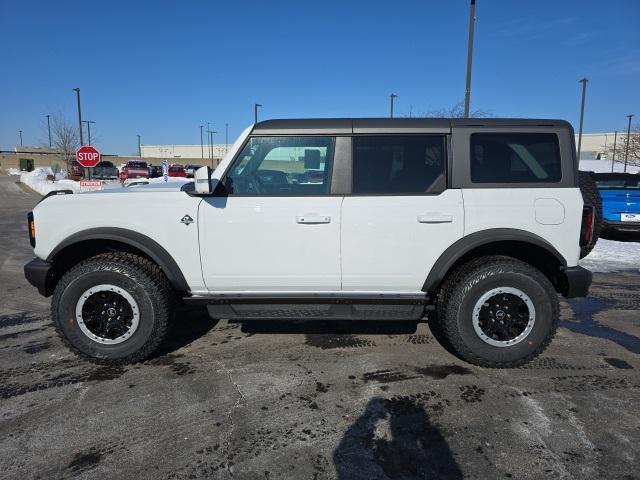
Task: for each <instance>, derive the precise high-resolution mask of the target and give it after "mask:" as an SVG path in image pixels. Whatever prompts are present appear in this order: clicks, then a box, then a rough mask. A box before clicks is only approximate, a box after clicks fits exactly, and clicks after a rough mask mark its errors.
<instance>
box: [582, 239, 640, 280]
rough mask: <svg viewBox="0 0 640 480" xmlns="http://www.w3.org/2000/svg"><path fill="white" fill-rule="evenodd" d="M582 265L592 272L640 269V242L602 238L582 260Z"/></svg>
mask: <svg viewBox="0 0 640 480" xmlns="http://www.w3.org/2000/svg"><path fill="white" fill-rule="evenodd" d="M580 265H582V266H583V267H584V268H588V269H589V270H591V271H592V272H616V271H619V270H630V269H632V270H638V271H640V243H636V242H616V241H614V240H606V239H604V238H600V239H598V242H597V243H596V246H595V248H594V249H593V250H592V251H591V253H590V254H589V255H587V256H586V257H585V258H583V259H582V260H580Z"/></svg>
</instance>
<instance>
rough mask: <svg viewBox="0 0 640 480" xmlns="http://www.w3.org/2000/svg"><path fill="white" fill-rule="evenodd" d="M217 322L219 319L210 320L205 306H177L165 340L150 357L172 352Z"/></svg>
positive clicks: (198, 336) (206, 331) (203, 334)
mask: <svg viewBox="0 0 640 480" xmlns="http://www.w3.org/2000/svg"><path fill="white" fill-rule="evenodd" d="M218 322H219V320H212V319H211V317H209V314H208V313H207V309H206V307H193V306H189V307H187V306H185V307H181V308H179V309H178V310H177V311H176V315H175V320H174V322H173V323H172V325H171V327H170V329H171V330H170V331H169V334H168V335H167V338H166V340H165V341H164V343H163V344H162V346H161V347H160V348H159V349H158V351H157V352H156V353H155V354H154V355H153V356H152V357H151V358H156V357H160V356H163V355H166V354H168V353H173V352H175V351H176V350H179V349H180V348H182V347H185V346H187V345H189V344H190V343H192V342H194V341H195V340H197V339H199V338H200V337H203V336H205V335H206V334H207V333H208V332H209V330H211V329H212V328H213V327H215V326H216V325H217V324H218Z"/></svg>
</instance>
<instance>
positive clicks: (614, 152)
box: [611, 130, 618, 173]
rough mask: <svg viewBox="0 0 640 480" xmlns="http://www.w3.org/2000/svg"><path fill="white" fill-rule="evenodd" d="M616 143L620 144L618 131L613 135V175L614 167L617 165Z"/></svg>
mask: <svg viewBox="0 0 640 480" xmlns="http://www.w3.org/2000/svg"><path fill="white" fill-rule="evenodd" d="M616 143H618V130H616V131H615V133H614V134H613V156H612V158H611V172H612V173H613V165H614V164H615V163H616Z"/></svg>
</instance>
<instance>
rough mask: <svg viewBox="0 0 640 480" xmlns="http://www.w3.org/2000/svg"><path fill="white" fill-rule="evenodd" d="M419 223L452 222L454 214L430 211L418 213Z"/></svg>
mask: <svg viewBox="0 0 640 480" xmlns="http://www.w3.org/2000/svg"><path fill="white" fill-rule="evenodd" d="M418 222H419V223H451V222H453V215H448V214H446V213H428V214H426V215H418Z"/></svg>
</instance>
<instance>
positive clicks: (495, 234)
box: [422, 228, 567, 293]
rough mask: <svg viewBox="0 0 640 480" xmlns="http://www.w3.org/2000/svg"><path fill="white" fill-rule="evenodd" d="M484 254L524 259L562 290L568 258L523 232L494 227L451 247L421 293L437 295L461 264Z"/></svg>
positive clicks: (439, 260) (541, 240) (441, 257)
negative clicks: (434, 293) (442, 285)
mask: <svg viewBox="0 0 640 480" xmlns="http://www.w3.org/2000/svg"><path fill="white" fill-rule="evenodd" d="M485 255H504V256H509V257H513V258H517V259H519V260H522V261H524V262H526V263H528V264H530V265H532V266H534V267H536V268H538V269H539V270H541V271H542V272H543V273H544V274H545V275H546V276H547V278H549V280H551V283H553V285H554V286H555V287H556V290H558V291H562V288H564V287H563V284H562V278H563V275H562V271H563V270H564V269H565V268H566V267H567V262H566V260H565V258H564V257H563V256H562V254H560V252H558V250H556V249H555V248H554V247H553V245H551V244H550V243H549V242H548V241H546V240H545V239H544V238H542V237H540V236H538V235H536V234H534V233H531V232H527V231H524V230H518V229H512V228H493V229H488V230H482V231H479V232H475V233H472V234H470V235H467V236H465V237H462V238H461V239H459V240H458V241H456V242H455V243H453V244H452V245H450V246H449V247H448V248H447V249H446V250H445V251H444V252H443V253H442V255H440V257H439V258H438V260H436V262H435V263H434V265H433V267H432V268H431V271H430V272H429V274H428V275H427V278H426V280H425V282H424V284H423V286H422V291H424V292H427V293H433V292H435V291H436V290H437V289H438V287H439V286H440V284H441V283H442V282H443V280H444V279H445V278H446V276H447V275H448V274H449V272H451V271H452V270H453V269H454V268H456V267H457V266H458V265H460V264H462V263H465V262H467V261H469V260H472V259H473V258H477V257H480V256H485Z"/></svg>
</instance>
